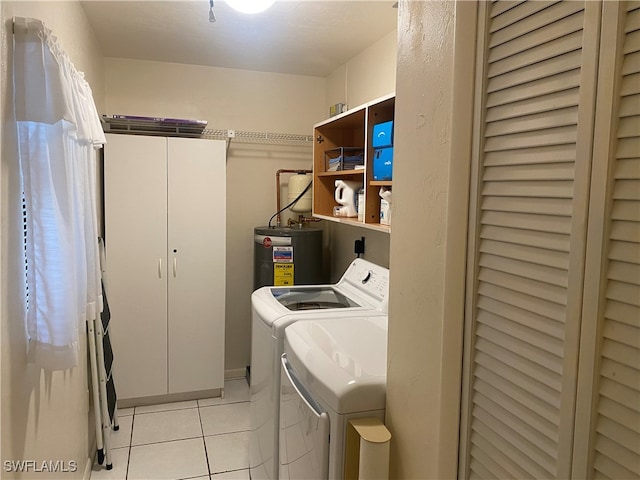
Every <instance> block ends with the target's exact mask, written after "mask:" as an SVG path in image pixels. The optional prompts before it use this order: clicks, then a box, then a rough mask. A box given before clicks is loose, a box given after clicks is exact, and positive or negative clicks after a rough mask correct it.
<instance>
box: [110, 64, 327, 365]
mask: <svg viewBox="0 0 640 480" xmlns="http://www.w3.org/2000/svg"><path fill="white" fill-rule="evenodd" d="M105 68H106V110H105V113H109V114H132V115H148V116H160V117H174V118H195V119H200V120H206V121H207V122H208V128H212V129H223V130H226V129H234V130H243V131H255V132H274V133H296V134H308V135H310V134H311V133H312V125H313V124H314V123H316V122H318V121H320V120H321V119H322V118H323V114H322V112H323V105H324V88H325V82H324V79H322V78H316V77H305V76H295V75H282V74H273V73H263V72H253V71H245V70H232V69H225V68H212V67H201V66H195V65H182V64H170V63H160V62H149V61H138V60H125V59H115V58H107V59H106V60H105ZM283 168H284V169H310V168H311V148H310V147H289V146H280V147H278V146H269V145H249V144H240V143H234V142H233V141H232V143H231V146H230V149H229V155H228V158H227V221H226V235H227V273H226V277H227V281H226V286H227V301H226V308H227V313H226V316H227V319H226V341H225V357H226V358H225V370H226V371H227V372H228V373H229V374H231V375H238V374H243V373H244V369H245V367H246V366H247V365H249V364H250V357H251V301H250V296H251V292H252V290H253V288H252V287H253V229H254V228H255V227H257V226H263V225H267V222H268V221H269V218H270V217H271V216H272V215H273V214H274V213H275V211H276V188H275V174H276V171H277V170H278V169H283ZM287 181H288V175H286V174H283V175H282V178H281V183H283V184H286V182H287ZM211 188H215V185H212V186H211ZM282 195H283V197H282V198H283V201H284V200H286V198H287V196H286V195H287V192H286V190H283V193H282ZM284 205H286V203H283V204H282V206H284ZM284 220H285V221H286V215H285V217H284ZM116 353H117V352H116Z"/></svg>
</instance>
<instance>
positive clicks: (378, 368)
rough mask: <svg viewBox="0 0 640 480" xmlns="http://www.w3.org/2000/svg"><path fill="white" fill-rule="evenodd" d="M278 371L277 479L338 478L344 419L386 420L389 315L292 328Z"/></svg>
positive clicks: (287, 333)
mask: <svg viewBox="0 0 640 480" xmlns="http://www.w3.org/2000/svg"><path fill="white" fill-rule="evenodd" d="M281 372H282V373H281V375H282V382H281V386H280V439H279V442H280V451H279V452H280V453H279V455H280V467H279V478H281V479H283V480H284V479H291V480H294V479H295V480H299V479H306V478H308V479H315V480H321V479H329V478H330V479H342V478H343V470H344V440H345V434H346V428H347V421H348V420H349V419H351V418H359V417H375V418H378V419H380V420H382V421H384V409H385V393H386V378H387V317H385V316H374V317H363V318H357V319H353V320H351V321H349V322H343V321H341V320H339V319H324V320H317V321H311V322H301V323H296V324H294V325H291V326H290V327H288V328H287V329H286V336H285V345H284V354H283V355H282V357H281Z"/></svg>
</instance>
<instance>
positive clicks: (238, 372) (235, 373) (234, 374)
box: [224, 368, 247, 380]
mask: <svg viewBox="0 0 640 480" xmlns="http://www.w3.org/2000/svg"><path fill="white" fill-rule="evenodd" d="M246 376H247V372H246V368H234V369H233V370H225V371H224V379H225V380H230V379H232V378H245V377H246Z"/></svg>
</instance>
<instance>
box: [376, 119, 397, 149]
mask: <svg viewBox="0 0 640 480" xmlns="http://www.w3.org/2000/svg"><path fill="white" fill-rule="evenodd" d="M371 146H372V147H373V148H384V147H391V146H393V120H390V121H388V122H383V123H377V124H376V125H374V126H373V138H372V139H371Z"/></svg>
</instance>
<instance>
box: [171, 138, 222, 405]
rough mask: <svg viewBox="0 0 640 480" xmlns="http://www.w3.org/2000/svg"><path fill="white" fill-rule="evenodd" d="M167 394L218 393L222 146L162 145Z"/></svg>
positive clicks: (210, 143)
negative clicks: (164, 153)
mask: <svg viewBox="0 0 640 480" xmlns="http://www.w3.org/2000/svg"><path fill="white" fill-rule="evenodd" d="M168 151H169V162H168V165H169V171H168V178H169V188H168V192H169V210H168V220H169V230H168V231H169V243H168V251H169V290H168V292H169V325H168V332H169V346H168V351H169V393H177V392H191V391H198V390H208V389H214V388H221V387H223V383H224V322H225V276H226V272H225V247H226V234H225V232H226V215H225V212H226V200H225V199H226V161H225V156H226V155H225V142H223V141H213V140H200V139H183V138H170V139H169V149H168Z"/></svg>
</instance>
